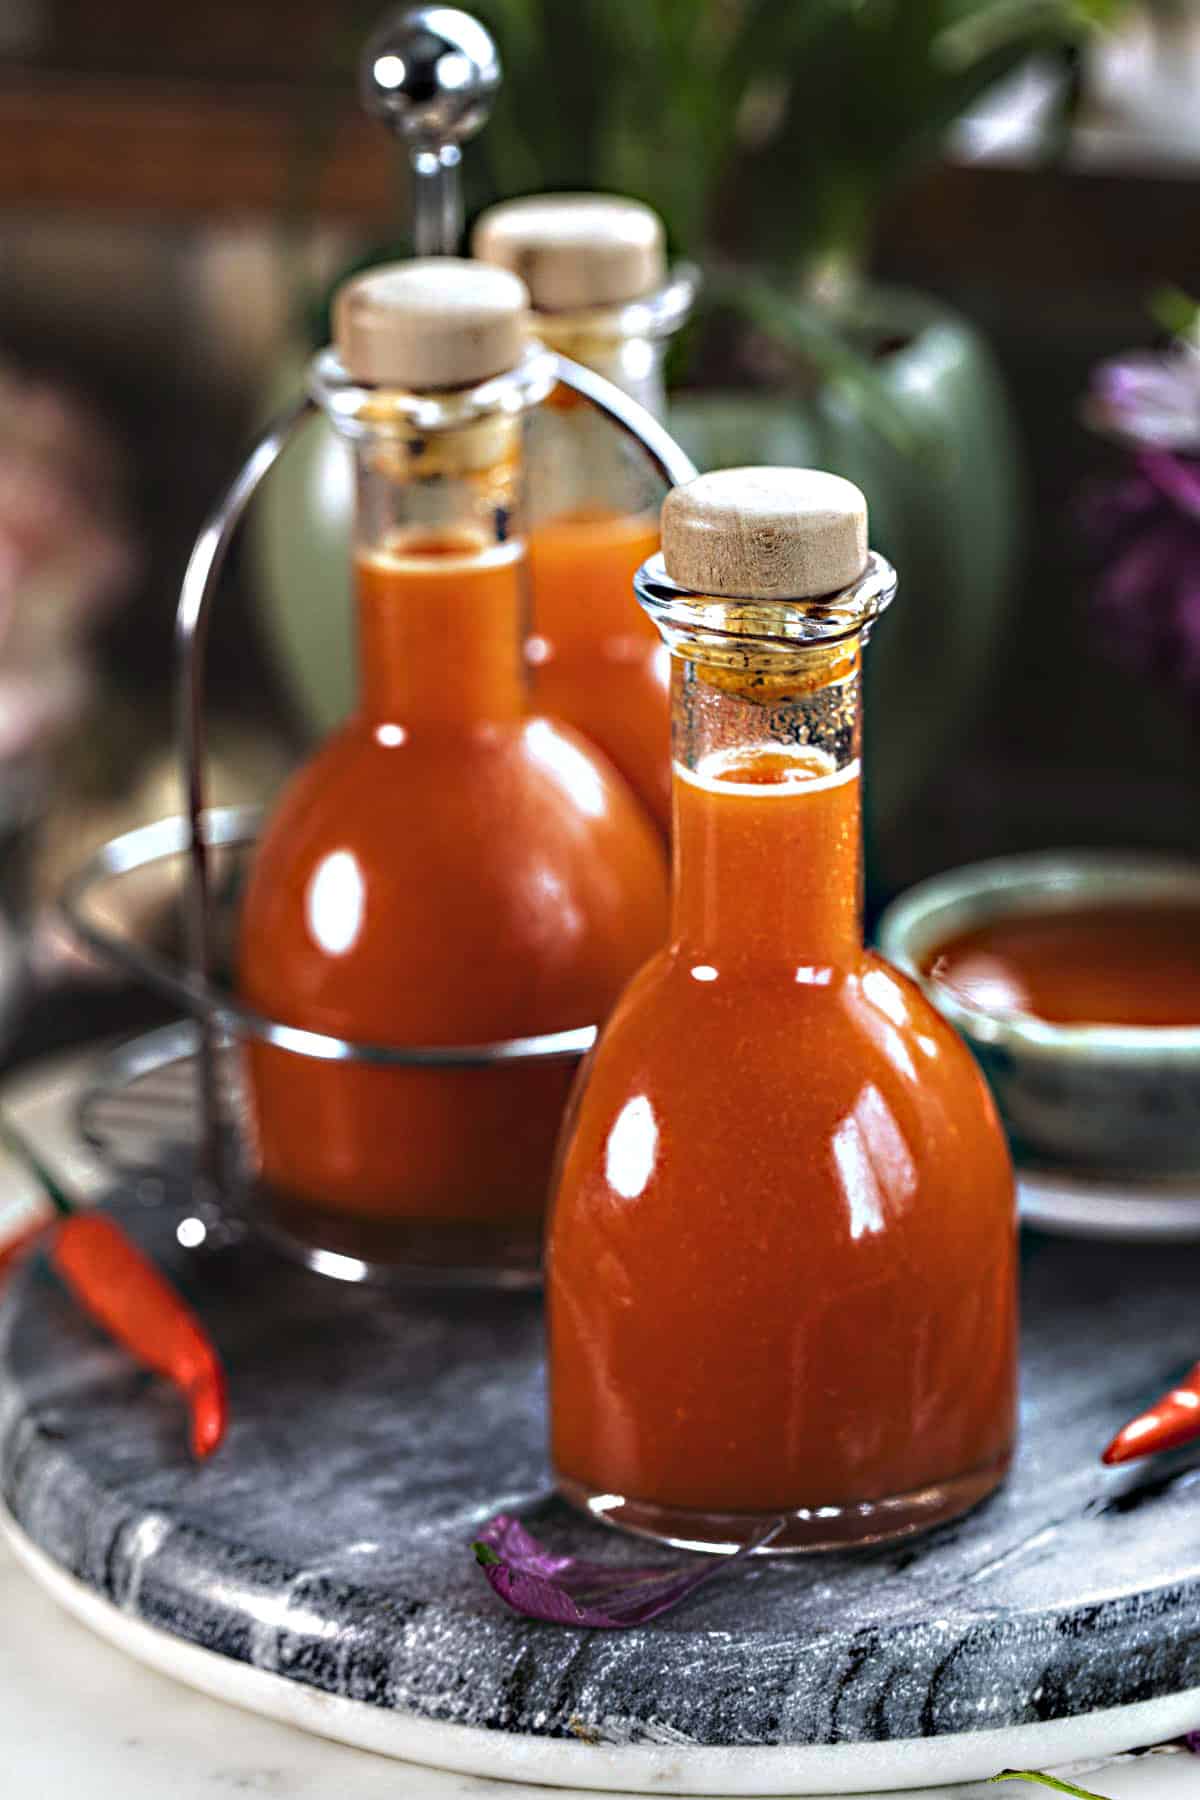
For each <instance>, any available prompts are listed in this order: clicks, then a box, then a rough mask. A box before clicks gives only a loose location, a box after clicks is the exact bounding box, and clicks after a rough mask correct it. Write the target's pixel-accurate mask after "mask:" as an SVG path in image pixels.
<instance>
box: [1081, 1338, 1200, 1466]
mask: <svg viewBox="0 0 1200 1800" xmlns="http://www.w3.org/2000/svg"><path fill="white" fill-rule="evenodd" d="M1193 1438H1200V1362H1198V1363H1196V1365H1195V1366H1194V1368H1192V1369H1190V1370H1189V1372H1188V1373H1187V1374H1186V1375H1185V1376H1184V1378H1183V1380H1182V1381H1181V1382H1180V1384H1179V1386H1178V1387H1175V1388H1172V1389H1171V1390H1170V1392H1169V1393H1166V1394H1164V1395H1163V1396H1162V1399H1161V1400H1156V1401H1155V1402H1154V1405H1153V1406H1152V1407H1151V1408H1150V1409H1149V1411H1148V1412H1144V1413H1139V1414H1138V1416H1137V1418H1136V1419H1131V1420H1130V1421H1129V1423H1128V1425H1124V1426H1122V1428H1121V1430H1120V1431H1118V1433H1117V1435H1116V1437H1115V1438H1114V1439H1113V1441H1112V1443H1111V1444H1110V1445H1109V1446H1108V1449H1107V1450H1106V1451H1105V1452H1104V1455H1103V1456H1102V1457H1101V1458H1100V1460H1101V1462H1106V1463H1126V1462H1132V1461H1133V1460H1134V1458H1135V1457H1138V1456H1154V1455H1156V1454H1157V1452H1158V1451H1160V1450H1178V1448H1179V1446H1180V1445H1181V1444H1187V1443H1190V1442H1191V1440H1192V1439H1193Z"/></svg>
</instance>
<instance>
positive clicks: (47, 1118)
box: [0, 1058, 1200, 1800]
mask: <svg viewBox="0 0 1200 1800" xmlns="http://www.w3.org/2000/svg"><path fill="white" fill-rule="evenodd" d="M79 1068H80V1060H79V1059H78V1058H70V1059H65V1060H64V1059H59V1060H57V1061H56V1062H54V1063H52V1064H48V1065H46V1066H45V1067H44V1068H42V1069H40V1070H34V1071H32V1072H25V1073H24V1074H22V1076H21V1077H20V1078H19V1079H18V1080H17V1081H15V1082H13V1083H11V1084H10V1085H9V1086H8V1087H7V1089H6V1091H5V1096H4V1098H5V1103H6V1105H7V1106H8V1107H9V1109H10V1110H11V1113H12V1116H13V1117H14V1119H15V1120H16V1121H17V1122H18V1123H19V1124H20V1125H22V1126H23V1127H24V1129H25V1130H26V1131H28V1133H29V1135H30V1136H31V1138H32V1139H34V1141H35V1142H36V1143H37V1145H38V1147H39V1148H41V1149H42V1150H43V1151H44V1153H45V1154H46V1156H47V1158H48V1159H49V1160H50V1161H51V1162H52V1164H53V1166H54V1167H55V1168H56V1169H57V1170H59V1171H61V1172H62V1173H63V1174H64V1175H66V1176H67V1177H68V1178H69V1179H70V1180H71V1181H73V1182H74V1183H75V1184H76V1185H77V1187H80V1188H83V1187H85V1186H87V1185H88V1184H90V1182H91V1181H94V1180H95V1179H96V1178H97V1175H98V1173H99V1171H98V1170H97V1169H96V1167H95V1165H93V1164H91V1163H90V1162H89V1160H88V1158H87V1157H86V1155H85V1154H84V1153H83V1152H82V1151H81V1150H80V1149H79V1148H78V1146H77V1144H76V1143H75V1141H74V1137H73V1133H72V1131H71V1128H70V1124H69V1112H70V1106H71V1104H72V1101H73V1098H74V1095H75V1093H76V1092H77V1091H78V1073H79ZM35 1213H36V1203H35V1202H34V1200H33V1198H32V1190H31V1188H30V1186H29V1184H28V1183H27V1181H26V1178H25V1177H24V1176H23V1175H22V1174H21V1173H20V1172H19V1171H16V1170H14V1169H13V1168H12V1166H11V1165H10V1164H9V1163H8V1162H7V1161H6V1160H5V1159H4V1158H3V1155H2V1154H0V1242H3V1241H4V1239H5V1238H6V1237H7V1236H8V1235H9V1234H10V1232H11V1231H12V1230H13V1229H14V1228H16V1227H17V1226H19V1224H20V1223H21V1222H22V1221H23V1220H24V1219H26V1218H30V1217H32V1216H34V1215H35ZM0 1617H2V1618H3V1621H4V1626H3V1631H2V1632H0V1744H3V1746H4V1749H3V1765H4V1780H3V1782H2V1783H0V1793H3V1794H4V1795H5V1796H8V1795H12V1796H13V1797H14V1800H15V1797H16V1796H18V1795H22V1794H29V1795H36V1796H37V1800H164V1797H165V1796H168V1795H169V1796H170V1800H215V1797H216V1796H219V1795H221V1794H224V1793H239V1794H263V1795H270V1796H273V1797H275V1800H318V1797H320V1800H374V1797H375V1796H379V1800H383V1797H384V1796H387V1800H456V1797H461V1796H468V1795H470V1796H475V1797H476V1800H480V1797H482V1796H487V1797H489V1800H539V1797H540V1800H548V1796H549V1795H550V1794H551V1792H552V1791H553V1792H557V1793H559V1794H562V1795H564V1800H572V1797H571V1796H568V1795H567V1794H566V1790H563V1789H557V1790H549V1789H546V1788H531V1787H526V1786H524V1785H516V1784H511V1783H504V1782H492V1781H487V1780H482V1779H479V1778H477V1777H474V1776H466V1775H453V1774H447V1773H444V1772H442V1771H439V1770H435V1769H420V1768H417V1767H415V1766H413V1765H412V1764H408V1763H398V1762H394V1761H392V1760H390V1759H385V1758H383V1757H378V1756H373V1755H370V1754H369V1753H367V1752H365V1751H360V1750H351V1749H346V1748H344V1747H343V1746H341V1745H339V1744H334V1743H328V1742H326V1741H324V1740H323V1739H320V1738H316V1737H311V1736H309V1735H307V1734H304V1733H301V1732H298V1731H295V1730H293V1729H292V1728H290V1727H289V1726H286V1725H278V1724H275V1723H273V1722H272V1721H270V1720H268V1719H264V1718H260V1717H258V1716H257V1715H255V1714H251V1713H245V1712H240V1711H238V1710H236V1709H235V1708H233V1707H230V1706H226V1705H223V1704H222V1703H220V1702H219V1701H215V1700H210V1699H208V1698H206V1697H205V1696H203V1695H201V1694H198V1693H194V1692H192V1691H191V1690H190V1689H188V1688H186V1687H182V1686H180V1685H177V1684H176V1683H175V1682H172V1681H169V1680H168V1679H167V1678H166V1677H164V1676H161V1675H157V1674H154V1673H153V1672H152V1671H150V1670H149V1669H147V1668H144V1667H143V1666H142V1665H141V1664H139V1663H135V1662H133V1661H131V1660H129V1659H128V1658H126V1657H125V1656H123V1655H122V1654H121V1653H120V1652H119V1651H117V1650H114V1649H112V1648H111V1647H109V1646H108V1645H106V1644H104V1643H102V1642H100V1641H99V1640H98V1639H97V1638H95V1637H93V1636H92V1635H91V1634H90V1633H89V1632H88V1631H86V1630H85V1629H84V1627H83V1626H82V1625H79V1624H77V1623H76V1622H75V1621H74V1620H73V1619H70V1618H68V1617H67V1616H66V1615H65V1614H64V1613H62V1612H60V1611H59V1610H58V1608H57V1607H56V1606H55V1605H54V1603H53V1602H52V1601H51V1600H50V1599H49V1598H48V1597H47V1596H46V1595H45V1594H44V1593H43V1592H42V1590H41V1589H40V1588H39V1587H37V1586H36V1585H35V1583H34V1582H33V1581H32V1580H31V1578H30V1577H29V1576H28V1575H26V1574H25V1573H24V1572H23V1571H22V1570H21V1569H20V1568H19V1567H18V1566H17V1564H16V1562H15V1561H14V1560H13V1557H12V1554H11V1552H10V1551H8V1550H7V1549H4V1548H2V1547H0ZM1197 1725H1198V1726H1200V1720H1197ZM1072 1774H1073V1776H1074V1779H1075V1780H1076V1781H1078V1782H1081V1783H1082V1784H1083V1785H1084V1786H1085V1787H1090V1788H1093V1789H1094V1790H1096V1791H1097V1792H1098V1793H1100V1794H1103V1795H1105V1796H1107V1797H1108V1800H1200V1758H1197V1757H1193V1756H1190V1755H1188V1754H1186V1753H1184V1752H1166V1753H1161V1754H1154V1755H1151V1756H1143V1757H1139V1758H1135V1759H1134V1758H1130V1759H1118V1761H1117V1762H1115V1763H1111V1762H1110V1763H1108V1764H1106V1765H1104V1766H1102V1767H1101V1766H1097V1765H1093V1766H1092V1767H1091V1768H1090V1769H1087V1770H1084V1769H1083V1768H1082V1767H1080V1768H1079V1769H1078V1770H1075V1771H1072ZM997 1791H998V1790H996V1789H995V1788H991V1789H988V1788H985V1787H984V1786H981V1785H979V1784H974V1785H972V1786H971V1787H969V1788H961V1787H959V1788H954V1789H950V1788H942V1789H938V1790H936V1793H937V1794H938V1795H939V1796H940V1797H941V1800H956V1797H957V1800H965V1797H966V1796H967V1795H968V1794H969V1795H971V1796H978V1797H980V1800H982V1796H983V1795H984V1794H985V1793H989V1792H990V1793H991V1794H993V1795H994V1794H996V1793H997ZM1000 1791H1002V1792H1005V1793H1008V1794H1011V1795H1013V1796H1014V1800H1015V1797H1016V1796H1017V1795H1019V1794H1028V1795H1031V1796H1032V1795H1034V1794H1037V1793H1039V1792H1040V1793H1045V1792H1046V1791H1047V1790H1045V1789H1043V1788H1034V1787H1027V1786H1024V1785H1014V1786H1012V1787H1008V1788H1005V1789H1003V1790H1000ZM926 1792H927V1793H931V1792H932V1791H931V1790H926ZM573 1800H586V1797H585V1796H584V1795H582V1794H579V1793H576V1794H575V1795H574V1797H573ZM593 1800H594V1796H593ZM912 1800H915V1797H912Z"/></svg>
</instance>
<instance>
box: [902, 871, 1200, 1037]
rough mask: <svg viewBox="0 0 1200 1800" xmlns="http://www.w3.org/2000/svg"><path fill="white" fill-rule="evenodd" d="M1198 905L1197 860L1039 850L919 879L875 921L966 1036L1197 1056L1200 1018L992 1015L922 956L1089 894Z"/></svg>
mask: <svg viewBox="0 0 1200 1800" xmlns="http://www.w3.org/2000/svg"><path fill="white" fill-rule="evenodd" d="M1183 899H1194V900H1195V901H1196V902H1197V903H1198V904H1200V862H1194V861H1190V860H1188V859H1187V858H1185V857H1179V856H1169V855H1163V854H1160V853H1158V852H1156V851H1142V850H1136V851H1135V850H1129V851H1111V850H1045V851H1039V852H1036V853H1034V854H1033V855H1028V856H999V857H995V858H993V859H992V860H991V861H989V862H979V863H968V864H967V865H965V866H964V867H963V868H960V869H949V870H947V871H946V873H945V874H944V875H934V876H932V877H931V878H930V879H929V880H928V881H921V882H918V883H917V885H916V886H915V887H911V888H909V889H908V890H907V892H905V893H903V894H901V895H900V897H899V899H897V900H893V901H892V903H891V905H890V906H889V907H888V908H887V910H886V912H885V913H884V915H883V917H882V919H881V920H880V922H879V933H878V944H879V949H880V951H881V953H882V954H883V956H885V957H886V958H887V960H888V961H889V962H891V963H894V964H895V966H896V967H897V968H898V969H900V970H902V971H903V972H904V973H905V974H906V975H910V976H911V977H912V978H913V979H914V980H915V981H916V982H918V983H919V984H920V986H921V987H922V988H923V989H924V991H925V993H926V994H927V995H928V996H929V997H930V999H932V1000H933V1001H934V1002H935V1003H936V1005H937V1008H938V1010H939V1012H941V1013H942V1014H943V1015H944V1016H945V1017H946V1018H947V1019H949V1020H950V1021H951V1023H952V1024H954V1025H956V1026H957V1027H958V1029H959V1030H960V1031H961V1032H962V1033H963V1035H964V1036H965V1037H968V1038H972V1039H974V1040H975V1041H976V1042H977V1043H979V1044H986V1045H988V1046H989V1047H990V1046H1003V1047H1005V1048H1009V1049H1012V1050H1013V1051H1015V1052H1018V1053H1022V1052H1024V1053H1032V1054H1040V1055H1043V1056H1044V1055H1057V1056H1071V1057H1079V1056H1104V1057H1115V1058H1122V1057H1129V1058H1136V1059H1139V1060H1146V1059H1149V1058H1153V1057H1155V1056H1166V1057H1169V1058H1170V1059H1171V1060H1172V1061H1174V1060H1175V1059H1176V1058H1179V1057H1187V1056H1195V1057H1198V1058H1200V1024H1198V1025H1053V1024H1051V1023H1049V1022H1048V1021H1047V1020H1045V1019H1038V1018H1034V1017H1033V1015H1032V1014H1030V1013H1016V1012H1013V1013H1002V1012H990V1011H988V1010H987V1009H985V1008H984V1007H981V1006H976V1005H974V1004H972V1002H971V1001H969V1000H965V999H964V998H963V997H962V995H961V994H959V993H958V992H957V991H956V990H955V989H954V988H952V987H950V986H949V985H948V984H947V983H946V982H943V981H939V980H937V979H936V977H934V976H931V975H929V974H927V973H926V972H925V970H923V969H922V967H921V961H922V959H923V958H924V957H926V956H927V955H928V954H929V952H930V951H931V950H933V949H934V948H935V947H936V946H938V945H940V944H944V943H945V942H946V941H947V940H948V939H950V938H952V937H956V936H957V935H958V934H959V933H960V932H964V931H971V930H973V929H975V927H977V926H979V925H984V924H987V923H990V922H991V921H992V920H995V919H1001V918H1011V917H1012V916H1014V915H1015V914H1018V913H1023V912H1032V911H1035V910H1036V911H1039V912H1042V911H1045V910H1047V909H1048V908H1054V907H1062V908H1063V909H1064V910H1066V909H1068V908H1069V909H1071V910H1074V909H1076V908H1078V907H1080V906H1081V905H1082V906H1086V905H1087V904H1088V902H1089V901H1094V902H1095V903H1096V904H1097V905H1111V904H1113V903H1114V902H1121V901H1125V900H1140V901H1146V902H1148V903H1149V904H1151V905H1153V904H1154V903H1155V902H1161V903H1166V902H1168V901H1171V900H1176V901H1178V900H1183Z"/></svg>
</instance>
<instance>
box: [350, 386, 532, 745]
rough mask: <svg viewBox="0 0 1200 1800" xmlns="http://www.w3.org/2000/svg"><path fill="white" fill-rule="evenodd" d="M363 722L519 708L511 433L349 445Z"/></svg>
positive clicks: (499, 716)
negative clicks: (353, 480) (352, 472)
mask: <svg viewBox="0 0 1200 1800" xmlns="http://www.w3.org/2000/svg"><path fill="white" fill-rule="evenodd" d="M354 455H355V476H356V498H357V505H356V526H355V577H356V579H355V587H356V590H357V601H358V641H359V691H360V707H359V710H360V714H361V716H363V717H364V718H365V719H367V720H368V721H370V722H372V723H374V724H376V725H384V724H386V725H391V726H400V727H403V728H404V729H405V730H406V731H409V730H413V729H419V730H422V731H426V732H427V731H430V730H435V729H443V730H444V729H450V730H456V729H457V730H461V729H462V728H464V727H470V726H473V725H478V724H486V723H489V722H503V721H506V720H512V719H516V718H519V717H520V716H521V714H522V713H523V712H524V710H525V674H524V657H523V653H522V645H523V642H524V638H525V635H526V606H525V567H524V563H525V554H524V551H525V547H524V541H523V538H522V536H521V535H520V511H521V509H520V485H521V468H522V459H521V426H520V423H519V422H518V421H516V420H513V419H510V418H487V419H481V420H478V421H475V422H474V423H472V424H471V425H469V426H464V427H462V428H461V429H457V430H454V431H446V432H439V433H436V434H430V435H429V436H428V437H426V438H413V439H410V440H404V439H397V438H396V437H387V438H383V437H375V436H372V435H367V436H366V437H364V438H362V439H360V440H359V441H358V442H357V443H356V445H355V447H354Z"/></svg>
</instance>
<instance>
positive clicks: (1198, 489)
mask: <svg viewBox="0 0 1200 1800" xmlns="http://www.w3.org/2000/svg"><path fill="white" fill-rule="evenodd" d="M1137 461H1138V467H1139V469H1140V470H1141V472H1142V474H1143V475H1145V477H1146V478H1147V480H1148V481H1152V482H1153V483H1154V486H1155V487H1156V488H1157V489H1158V490H1159V492H1160V493H1161V494H1165V496H1166V497H1167V499H1168V500H1171V501H1173V502H1174V504H1175V505H1176V506H1177V507H1178V508H1179V510H1180V511H1181V512H1184V513H1186V514H1187V515H1188V516H1189V518H1193V519H1196V518H1200V468H1198V467H1197V465H1196V463H1195V462H1193V461H1191V460H1189V459H1188V458H1186V457H1182V456H1174V455H1172V453H1171V452H1170V451H1169V450H1143V451H1142V453H1141V455H1140V456H1139V457H1138V459H1137Z"/></svg>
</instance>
